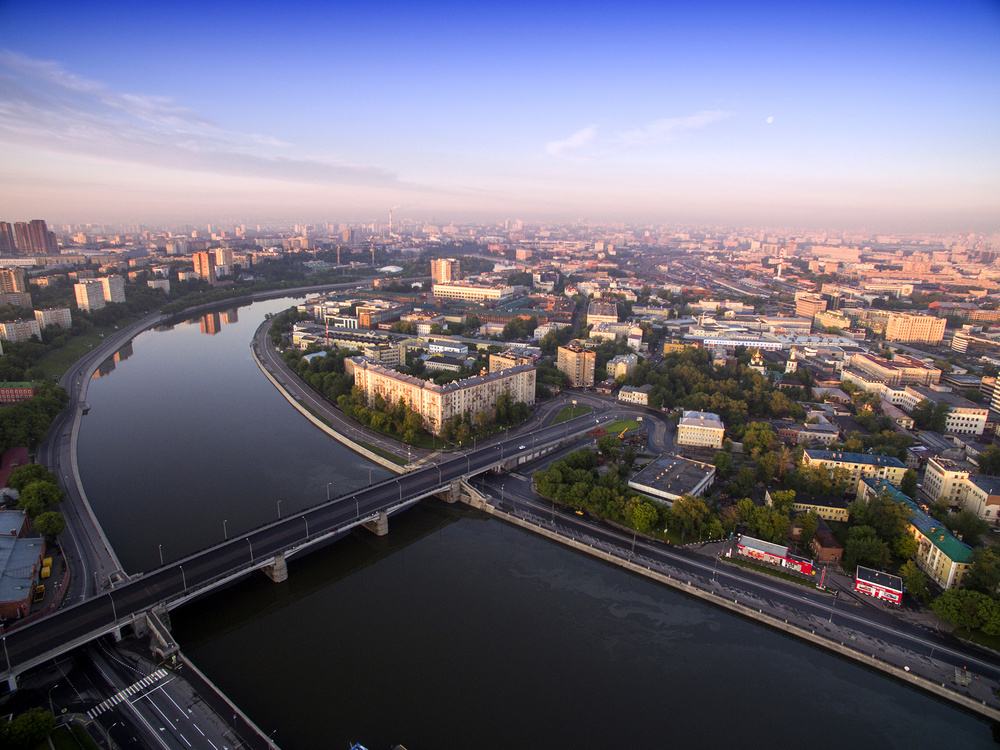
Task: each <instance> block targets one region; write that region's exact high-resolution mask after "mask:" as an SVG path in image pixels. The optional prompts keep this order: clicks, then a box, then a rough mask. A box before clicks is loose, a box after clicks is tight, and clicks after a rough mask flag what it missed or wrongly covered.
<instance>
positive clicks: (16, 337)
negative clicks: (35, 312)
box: [0, 318, 42, 343]
mask: <svg viewBox="0 0 1000 750" xmlns="http://www.w3.org/2000/svg"><path fill="white" fill-rule="evenodd" d="M32 336H38V337H39V338H41V337H42V331H41V329H40V328H39V327H38V321H37V320H34V319H28V318H22V319H20V320H8V321H6V322H0V339H3V340H4V341H10V342H11V343H18V342H20V341H29V340H31V337H32Z"/></svg>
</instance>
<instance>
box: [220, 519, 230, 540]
mask: <svg viewBox="0 0 1000 750" xmlns="http://www.w3.org/2000/svg"><path fill="white" fill-rule="evenodd" d="M227 523H229V521H228V520H227V519H225V518H223V519H222V536H224V537H225V538H226V541H227V542H228V541H229V529H228V528H227V527H226V524H227Z"/></svg>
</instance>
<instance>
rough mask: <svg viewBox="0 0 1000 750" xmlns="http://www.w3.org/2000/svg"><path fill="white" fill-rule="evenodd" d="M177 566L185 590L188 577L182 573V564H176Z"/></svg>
mask: <svg viewBox="0 0 1000 750" xmlns="http://www.w3.org/2000/svg"><path fill="white" fill-rule="evenodd" d="M177 567H178V568H180V569H181V580H182V581H183V582H184V590H185V591H187V590H188V579H187V576H186V575H184V566H183V565H178V566H177Z"/></svg>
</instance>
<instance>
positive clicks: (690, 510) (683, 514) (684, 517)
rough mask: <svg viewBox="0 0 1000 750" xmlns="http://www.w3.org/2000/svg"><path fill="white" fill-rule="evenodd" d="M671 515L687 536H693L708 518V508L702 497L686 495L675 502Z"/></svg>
mask: <svg viewBox="0 0 1000 750" xmlns="http://www.w3.org/2000/svg"><path fill="white" fill-rule="evenodd" d="M671 514H672V515H673V517H674V519H675V520H676V521H677V522H678V523H679V524H680V525H681V530H682V531H683V532H684V533H685V534H693V533H694V532H695V531H699V530H700V529H701V525H702V523H704V521H705V519H706V518H707V517H708V506H706V505H705V501H704V500H702V499H701V498H700V497H694V496H693V495H687V494H685V495H681V496H680V497H679V498H677V499H676V500H674V504H673V507H672V508H671Z"/></svg>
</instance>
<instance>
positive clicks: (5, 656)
mask: <svg viewBox="0 0 1000 750" xmlns="http://www.w3.org/2000/svg"><path fill="white" fill-rule="evenodd" d="M3 656H4V658H5V659H6V660H7V671H8V672H9V671H10V667H11V664H10V654H8V653H7V636H4V637H3Z"/></svg>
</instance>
